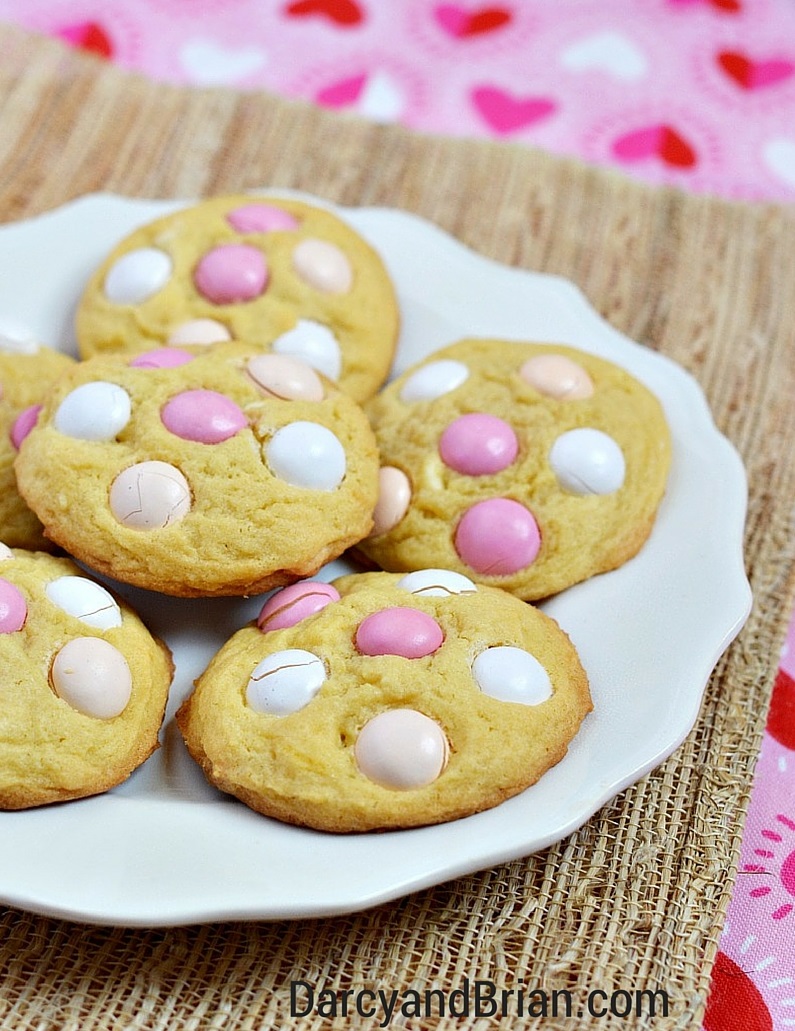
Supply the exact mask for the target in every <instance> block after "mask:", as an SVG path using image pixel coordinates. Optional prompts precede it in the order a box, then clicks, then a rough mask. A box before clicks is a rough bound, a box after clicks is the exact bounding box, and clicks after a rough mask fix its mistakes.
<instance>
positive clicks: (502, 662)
mask: <svg viewBox="0 0 795 1031" xmlns="http://www.w3.org/2000/svg"><path fill="white" fill-rule="evenodd" d="M590 709H591V699H590V694H589V690H588V682H587V677H586V674H585V671H584V670H583V668H582V665H581V663H580V660H579V658H578V656H577V653H576V651H575V649H574V647H573V645H572V644H571V642H570V640H569V639H568V637H567V636H566V634H565V633H564V632H563V631H562V630H561V629H560V627H559V626H558V624H557V623H555V622H554V621H553V620H552V619H551V618H549V617H548V616H546V615H545V614H544V613H542V612H541V611H540V610H539V609H536V608H533V607H532V606H529V605H526V604H525V603H523V602H521V601H519V600H518V599H517V598H515V597H513V596H512V595H509V594H507V593H506V592H504V591H501V590H499V589H496V588H491V587H483V586H477V585H475V584H474V583H473V582H472V581H471V580H469V579H468V578H466V577H464V576H460V575H458V574H456V573H451V572H450V571H448V570H423V571H418V572H415V573H412V574H409V575H408V576H399V575H395V574H390V573H364V574H354V575H350V576H346V577H342V578H341V579H339V580H337V581H335V582H334V583H333V584H325V583H314V582H312V581H304V582H302V583H299V584H294V585H292V586H290V587H287V588H284V589H283V590H282V591H280V592H277V593H276V594H275V595H273V596H272V597H271V598H270V599H269V600H268V601H267V602H266V603H265V605H264V606H263V608H262V611H261V613H260V616H259V619H258V621H257V623H256V624H253V625H250V626H248V627H245V628H243V629H242V630H240V631H238V633H236V634H235V635H234V636H233V637H232V638H231V639H230V640H229V641H228V642H227V644H226V645H224V647H223V648H222V649H221V650H220V652H219V653H218V654H217V655H216V656H215V658H214V659H213V660H212V662H211V663H210V665H209V667H208V669H207V670H206V671H205V673H204V674H203V675H202V676H201V677H200V678H199V680H198V681H197V683H196V689H195V691H194V693H193V694H192V695H191V696H190V698H189V699H187V700H186V701H185V702H184V703H183V705H182V707H181V708H180V710H179V712H178V714H177V722H178V724H179V727H180V729H181V731H182V734H183V736H184V737H185V740H186V743H187V745H188V749H189V751H190V752H191V754H192V755H193V757H194V758H195V759H196V760H197V761H198V762H199V763H200V765H201V766H202V768H203V769H204V772H205V774H206V776H207V777H208V779H209V780H210V781H211V782H212V783H213V784H215V785H216V786H217V787H219V788H220V789H221V790H223V791H226V792H229V793H231V794H233V795H236V796H237V797H238V798H240V799H241V800H242V801H244V802H245V803H247V804H248V805H249V806H251V807H252V808H254V809H256V810H258V811H259V812H262V813H264V814H266V815H269V816H274V817H276V818H277V819H280V820H284V821H286V822H288V823H295V824H300V825H305V826H309V827H314V828H316V829H319V830H328V831H336V832H349V831H368V830H380V829H385V828H398V827H412V826H419V825H423V824H429V823H440V822H443V821H447V820H453V819H457V818H459V817H462V816H466V815H469V814H471V813H475V812H478V811H480V810H482V809H486V808H489V807H491V806H494V805H497V804H499V803H500V802H502V801H504V800H505V799H507V798H509V797H511V796H512V795H515V794H517V793H518V792H520V791H522V790H524V789H525V788H526V787H528V786H529V785H531V784H533V783H535V781H537V780H538V779H539V777H541V776H542V775H543V774H544V773H545V772H546V770H548V769H549V768H550V767H551V766H553V765H554V764H555V763H557V762H558V761H559V760H560V759H561V758H562V757H563V755H564V754H565V753H566V750H567V748H568V745H569V743H570V742H571V740H572V739H573V737H574V736H575V734H576V733H577V730H578V728H579V726H580V723H581V721H582V720H583V718H584V717H585V716H586V714H587V713H588V712H589V711H590Z"/></svg>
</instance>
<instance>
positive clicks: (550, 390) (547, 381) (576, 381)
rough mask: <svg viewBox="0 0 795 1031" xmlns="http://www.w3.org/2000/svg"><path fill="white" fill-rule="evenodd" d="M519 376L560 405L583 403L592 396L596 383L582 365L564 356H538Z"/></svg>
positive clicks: (525, 365)
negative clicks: (561, 402) (573, 402)
mask: <svg viewBox="0 0 795 1031" xmlns="http://www.w3.org/2000/svg"><path fill="white" fill-rule="evenodd" d="M519 375H520V376H521V377H522V379H523V380H525V382H526V383H529V384H530V386H531V387H535V388H536V390H537V391H538V392H539V393H540V394H544V395H546V396H547V397H554V398H557V399H558V400H559V401H581V400H583V399H584V398H586V397H591V395H592V394H593V390H594V387H593V381H592V380H591V377H590V376H589V375H588V373H587V372H586V371H585V369H584V368H583V367H582V365H578V364H577V362H575V361H572V360H571V358H567V357H566V356H565V355H562V354H539V355H536V357H535V358H530V359H528V361H526V362H525V363H524V365H523V366H522V367H521V369H520V370H519Z"/></svg>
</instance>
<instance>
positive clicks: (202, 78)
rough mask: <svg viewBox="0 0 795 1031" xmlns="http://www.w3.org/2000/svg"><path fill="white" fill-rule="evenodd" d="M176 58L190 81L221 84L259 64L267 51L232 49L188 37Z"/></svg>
mask: <svg viewBox="0 0 795 1031" xmlns="http://www.w3.org/2000/svg"><path fill="white" fill-rule="evenodd" d="M179 59H180V63H181V64H182V67H183V68H184V69H185V71H186V72H187V74H188V77H189V78H190V81H191V82H192V83H193V84H194V85H198V86H221V85H225V84H227V83H232V82H237V80H238V79H242V78H243V76H244V75H248V74H249V73H251V72H254V71H256V70H257V69H258V68H261V67H262V66H263V65H264V64H265V62H266V60H267V55H266V54H265V52H264V51H263V50H260V49H259V48H257V47H242V48H241V49H240V50H233V49H226V48H225V47H221V46H218V44H216V43H213V42H212V41H211V40H209V39H191V40H188V42H187V43H185V44H183V46H182V49H181V50H180V54H179Z"/></svg>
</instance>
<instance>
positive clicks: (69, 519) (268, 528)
mask: <svg viewBox="0 0 795 1031" xmlns="http://www.w3.org/2000/svg"><path fill="white" fill-rule="evenodd" d="M175 363H179V364H175ZM16 471H17V479H18V483H19V487H20V491H21V493H22V495H23V497H24V498H25V499H26V500H27V502H28V504H29V505H30V506H31V508H33V510H34V511H35V512H36V513H37V515H38V516H39V518H40V519H41V520H42V522H43V523H44V526H45V527H46V532H47V536H48V537H50V538H51V539H52V540H54V541H56V542H57V543H58V544H60V545H62V546H63V547H64V548H65V549H66V550H67V551H68V552H69V553H70V554H72V555H73V556H75V557H76V558H78V559H80V560H82V561H84V562H86V563H87V564H88V565H90V566H92V567H93V568H94V569H97V570H99V571H101V572H103V573H106V574H108V575H109V576H113V577H115V578H116V579H117V580H121V581H124V582H126V583H131V584H136V585H137V586H140V587H148V588H150V589H151V590H156V591H161V592H163V593H165V594H174V595H181V596H185V597H190V596H210V595H242V594H255V593H257V592H259V591H263V590H268V589H269V588H271V587H275V586H279V585H281V584H284V583H290V582H291V581H293V580H296V579H299V578H300V577H302V576H307V575H311V574H312V573H314V572H315V571H316V570H317V569H319V568H320V566H321V565H323V563H325V562H327V561H328V560H329V559H332V558H335V557H336V556H337V555H339V554H340V553H341V552H342V551H344V550H345V549H346V548H347V547H348V546H349V545H351V544H353V543H354V542H356V541H357V540H360V539H361V538H362V537H363V536H364V535H365V534H366V533H367V532H368V531H369V529H370V527H371V526H372V511H373V507H374V505H375V500H376V494H377V482H378V455H377V451H376V448H375V442H374V439H373V434H372V431H371V429H370V427H369V424H368V422H367V418H366V417H365V415H364V413H363V411H362V410H361V408H359V406H358V405H357V404H356V402H355V401H353V400H352V399H351V398H350V397H349V396H348V395H347V394H345V393H343V392H342V391H341V390H339V389H337V388H336V387H334V386H333V384H331V383H329V382H328V381H323V380H321V378H320V377H319V376H318V375H317V373H315V372H314V370H312V369H311V368H309V366H307V365H304V364H302V363H300V362H296V361H294V360H292V359H289V358H285V357H282V356H280V355H273V354H261V353H258V352H256V351H252V350H251V349H246V348H245V347H243V346H242V345H239V344H226V345H223V346H220V345H219V347H218V348H217V349H214V350H213V351H212V352H210V353H202V354H200V355H198V356H194V355H191V354H188V353H186V352H183V351H180V350H179V349H177V348H160V349H156V350H155V351H153V352H145V353H144V354H140V355H136V356H129V355H127V356H124V355H109V356H98V357H96V358H92V359H90V360H88V361H86V362H82V363H80V364H79V365H77V366H75V368H74V369H73V370H72V372H71V373H70V374H68V375H67V376H65V377H64V378H63V379H61V381H60V382H59V383H58V385H57V387H56V388H55V389H54V390H53V391H52V392H51V393H50V395H49V397H48V400H47V402H46V404H45V405H44V408H43V409H42V411H41V413H40V415H39V420H38V423H37V425H36V427H35V428H34V429H33V430H31V432H30V434H29V435H28V436H27V437H26V438H25V440H24V441H23V443H22V446H21V448H20V452H19V455H18V457H17V463H16Z"/></svg>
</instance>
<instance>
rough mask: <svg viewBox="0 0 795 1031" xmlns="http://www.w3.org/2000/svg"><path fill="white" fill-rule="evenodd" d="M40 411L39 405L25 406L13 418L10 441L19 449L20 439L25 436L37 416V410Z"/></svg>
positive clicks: (36, 419) (34, 423) (33, 424)
mask: <svg viewBox="0 0 795 1031" xmlns="http://www.w3.org/2000/svg"><path fill="white" fill-rule="evenodd" d="M40 411H41V405H31V406H30V408H25V409H24V411H21V412H20V413H19V415H18V416H17V417H16V419H15V420H14V424H13V426H12V427H11V433H10V436H11V443H12V444H13V445H14V447H15V448H16V449H17V451H19V446H20V444H21V443H22V441H23V440H24V439H25V437H27V435H28V434H29V433H30V431H31V430H32V429H33V427H34V426H35V425H36V422H37V421H38V418H39V412H40Z"/></svg>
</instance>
